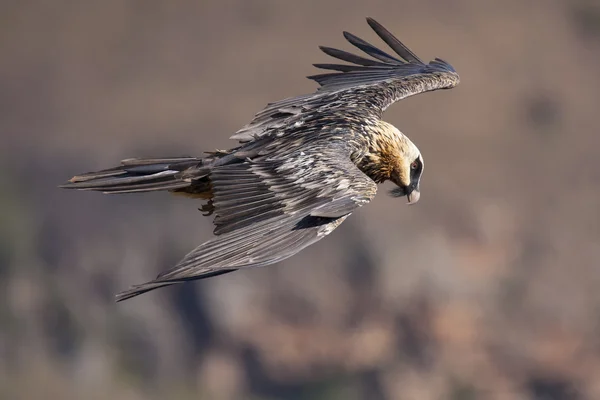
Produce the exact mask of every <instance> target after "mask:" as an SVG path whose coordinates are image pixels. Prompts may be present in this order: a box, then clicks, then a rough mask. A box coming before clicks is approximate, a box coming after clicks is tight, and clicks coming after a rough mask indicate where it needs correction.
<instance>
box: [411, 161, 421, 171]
mask: <svg viewBox="0 0 600 400" xmlns="http://www.w3.org/2000/svg"><path fill="white" fill-rule="evenodd" d="M417 168H419V163H418V162H416V161H413V162H412V164H410V169H417Z"/></svg>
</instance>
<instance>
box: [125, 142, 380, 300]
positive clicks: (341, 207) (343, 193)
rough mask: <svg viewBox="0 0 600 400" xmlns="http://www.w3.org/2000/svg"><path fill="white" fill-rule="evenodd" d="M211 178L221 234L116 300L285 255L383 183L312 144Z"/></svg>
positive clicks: (336, 222)
mask: <svg viewBox="0 0 600 400" xmlns="http://www.w3.org/2000/svg"><path fill="white" fill-rule="evenodd" d="M211 182H212V185H213V193H214V199H213V201H214V203H213V204H214V208H215V214H216V217H215V225H216V228H215V234H216V235H217V237H215V238H214V239H212V240H209V241H208V242H206V243H204V244H202V245H200V246H199V247H197V248H196V249H195V250H193V251H192V252H190V253H189V254H188V255H187V256H186V257H185V258H184V259H183V260H182V261H181V262H180V263H179V264H177V265H176V266H175V267H174V268H172V269H170V270H168V271H165V272H163V273H161V274H160V275H159V276H158V277H157V278H156V279H155V280H153V281H151V282H148V283H145V284H142V285H136V286H134V287H132V288H131V289H130V290H128V291H126V292H123V293H121V294H119V295H118V296H117V300H118V301H121V300H125V299H128V298H130V297H133V296H137V295H138V294H141V293H144V292H147V291H148V290H152V289H155V288H158V287H162V286H166V285H170V284H173V283H178V282H184V281H188V280H193V279H201V278H205V277H208V276H214V275H217V274H222V273H226V272H231V271H234V270H237V269H239V268H243V267H256V266H264V265H269V264H273V263H276V262H278V261H281V260H283V259H285V258H288V257H290V256H292V255H294V254H296V253H297V252H299V251H300V250H302V249H303V248H305V247H307V246H309V245H311V244H313V243H315V242H316V241H318V240H320V239H321V238H323V237H324V236H326V235H327V234H329V233H330V232H331V231H332V230H333V229H335V228H336V227H337V226H338V225H339V224H341V222H342V221H343V220H344V219H345V218H346V217H347V216H348V215H349V214H350V213H352V211H354V210H355V209H356V208H357V207H359V206H361V205H363V204H366V203H368V202H369V201H370V200H371V199H372V198H373V197H374V196H375V192H376V190H377V185H376V184H375V182H373V181H372V180H371V179H370V178H368V177H367V176H366V175H365V174H363V173H362V172H361V171H360V170H359V169H358V168H357V167H356V166H355V165H354V164H353V163H352V162H351V160H350V159H349V158H348V157H346V158H342V157H341V154H340V153H339V152H334V151H331V153H330V154H324V153H323V150H319V151H316V150H315V151H314V152H313V153H311V152H310V151H309V150H307V149H305V150H304V151H303V152H301V153H298V154H293V155H287V156H286V157H285V159H278V160H272V159H270V160H262V161H249V160H248V161H247V162H244V163H239V164H232V165H226V166H222V167H218V168H215V170H214V171H213V172H212V173H211Z"/></svg>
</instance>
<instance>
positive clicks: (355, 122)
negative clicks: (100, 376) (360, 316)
mask: <svg viewBox="0 0 600 400" xmlns="http://www.w3.org/2000/svg"><path fill="white" fill-rule="evenodd" d="M367 23H368V24H369V25H370V27H371V28H372V29H373V30H374V31H375V33H376V34H377V35H378V36H379V38H381V39H382V40H383V41H384V42H385V43H386V44H387V45H388V46H389V47H390V48H391V49H392V50H393V51H394V53H395V55H391V54H388V53H387V52H385V51H383V50H381V49H379V48H377V47H375V46H373V45H372V44H370V43H368V42H366V41H364V40H363V39H360V38H358V37H357V36H354V35H353V34H351V33H348V32H344V37H345V38H346V40H347V41H348V42H350V44H351V45H353V46H355V47H356V48H358V49H359V50H361V51H363V52H364V53H366V54H367V55H368V56H370V58H367V57H364V56H359V55H355V54H352V53H349V52H346V51H343V50H338V49H334V48H331V47H323V46H321V47H320V49H321V50H322V51H323V52H324V53H325V54H327V55H329V56H331V57H333V58H336V59H338V60H341V61H345V62H347V64H314V66H315V67H317V68H320V69H323V70H326V72H325V73H322V74H319V75H313V76H309V77H308V78H309V79H312V80H314V81H316V82H317V83H318V84H319V88H318V89H317V90H316V91H315V92H314V93H311V94H306V95H301V96H297V97H292V98H288V99H284V100H280V101H277V102H275V103H270V104H268V105H267V106H266V108H265V109H263V110H262V111H260V112H259V113H258V114H256V115H255V117H254V119H252V120H251V121H250V123H249V124H247V125H246V126H244V127H243V128H241V129H240V130H239V131H237V132H236V133H235V134H234V135H233V136H231V139H234V140H237V141H238V143H237V145H236V146H235V147H233V148H231V149H229V150H218V151H214V152H207V153H205V154H206V155H204V156H201V157H173V158H155V159H139V158H132V159H126V160H123V161H122V162H121V165H119V166H117V167H114V168H111V169H106V170H102V171H99V172H90V173H85V174H82V175H77V176H75V177H73V178H72V179H70V180H69V181H68V182H67V183H66V184H64V185H62V186H61V187H63V188H67V189H80V190H96V191H100V192H104V193H134V192H149V191H161V190H165V191H170V192H173V193H176V194H182V195H185V196H189V197H192V198H196V199H202V200H203V205H202V207H201V208H200V210H201V211H203V212H204V214H205V215H213V214H214V225H215V229H214V234H215V237H214V238H213V239H211V240H209V241H207V242H205V243H203V244H201V245H200V246H198V247H196V248H195V249H194V250H192V251H191V252H190V253H188V254H187V255H186V256H185V257H184V258H183V259H182V260H181V261H180V262H179V263H178V264H177V265H175V266H174V267H172V268H171V269H168V270H166V271H164V272H162V273H160V274H159V275H158V276H157V277H156V279H154V280H151V281H149V282H146V283H143V284H140V285H134V286H132V287H131V288H130V289H129V290H126V291H124V292H121V293H119V294H118V295H117V296H116V300H117V301H121V300H125V299H129V298H131V297H134V296H137V295H140V294H142V293H145V292H148V291H150V290H154V289H157V288H160V287H164V286H168V285H172V284H175V283H181V282H186V281H191V280H195V279H202V278H208V277H212V276H216V275H221V274H225V273H228V272H232V271H236V270H238V269H240V268H245V267H258V266H265V265H269V264H274V263H276V262H278V261H281V260H284V259H286V258H288V257H290V256H292V255H294V254H296V253H298V252H299V251H300V250H302V249H304V248H305V247H307V246H310V245H311V244H313V243H315V242H317V241H318V240H320V239H322V238H324V237H325V236H327V235H328V234H329V233H331V232H332V231H333V230H334V229H335V228H337V227H338V226H339V225H340V224H341V223H342V222H343V221H344V220H345V219H346V218H347V217H348V216H349V215H350V214H351V213H352V212H353V211H354V210H356V209H357V208H358V207H360V206H363V205H365V204H367V203H368V202H369V201H370V200H371V199H373V197H374V196H375V193H376V191H377V184H379V183H382V182H384V181H388V180H389V181H392V182H393V183H394V184H395V185H396V186H397V187H396V188H395V189H393V190H392V192H391V194H392V195H393V196H397V197H399V196H406V198H407V200H408V203H409V204H413V203H415V202H417V201H418V200H419V197H420V192H419V182H420V179H421V175H422V173H423V166H424V165H423V157H422V156H421V153H420V151H419V149H418V148H417V147H416V146H415V145H414V144H413V143H412V142H411V141H410V139H409V138H408V137H407V136H405V135H404V134H403V133H401V132H400V131H399V130H398V129H397V128H396V127H394V126H393V125H391V124H389V123H387V122H384V121H382V119H381V118H382V114H383V112H384V111H385V110H386V109H387V108H388V107H389V106H390V105H391V104H393V103H394V102H396V101H399V100H402V99H404V98H406V97H409V96H412V95H415V94H419V93H423V92H427V91H433V90H437V89H450V88H453V87H454V86H456V85H457V84H458V83H459V76H458V74H457V73H456V71H455V70H454V68H453V67H452V66H451V65H450V64H449V63H447V62H445V61H443V60H441V59H439V58H435V59H434V60H433V61H431V62H429V63H425V62H423V61H422V60H421V59H420V58H419V57H417V56H416V55H415V54H414V53H413V52H412V51H411V50H410V49H408V47H406V46H405V45H404V44H402V43H401V42H400V41H399V40H398V39H397V38H396V37H395V36H394V35H392V34H391V33H390V32H389V31H388V30H386V29H385V28H384V27H383V26H382V25H381V24H379V23H378V22H377V21H375V20H374V19H372V18H367Z"/></svg>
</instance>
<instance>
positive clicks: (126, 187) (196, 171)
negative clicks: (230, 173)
mask: <svg viewBox="0 0 600 400" xmlns="http://www.w3.org/2000/svg"><path fill="white" fill-rule="evenodd" d="M208 173H209V168H208V166H206V165H204V161H203V159H201V158H193V157H178V158H152V159H139V158H133V159H127V160H123V161H121V165H119V166H118V167H114V168H110V169H105V170H102V171H98V172H88V173H85V174H81V175H77V176H74V177H73V178H71V179H70V180H69V181H68V182H67V183H65V184H64V185H61V186H59V187H61V188H65V189H79V190H96V191H100V192H104V193H135V192H150V191H157V190H169V191H174V192H183V193H185V194H188V195H195V194H199V195H201V194H203V192H206V191H207V190H210V183H209V182H208V179H205V180H206V182H203V179H202V178H204V177H206V176H207V175H208ZM200 197H202V196H200ZM207 197H210V196H207Z"/></svg>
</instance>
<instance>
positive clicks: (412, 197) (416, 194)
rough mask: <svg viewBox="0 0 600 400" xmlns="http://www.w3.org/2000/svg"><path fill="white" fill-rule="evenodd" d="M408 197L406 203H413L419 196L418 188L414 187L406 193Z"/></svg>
mask: <svg viewBox="0 0 600 400" xmlns="http://www.w3.org/2000/svg"><path fill="white" fill-rule="evenodd" d="M406 198H407V199H408V204H415V203H416V202H417V201H419V199H420V198H421V192H419V190H417V189H414V190H413V191H412V192H410V193H409V194H407V195H406Z"/></svg>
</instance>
